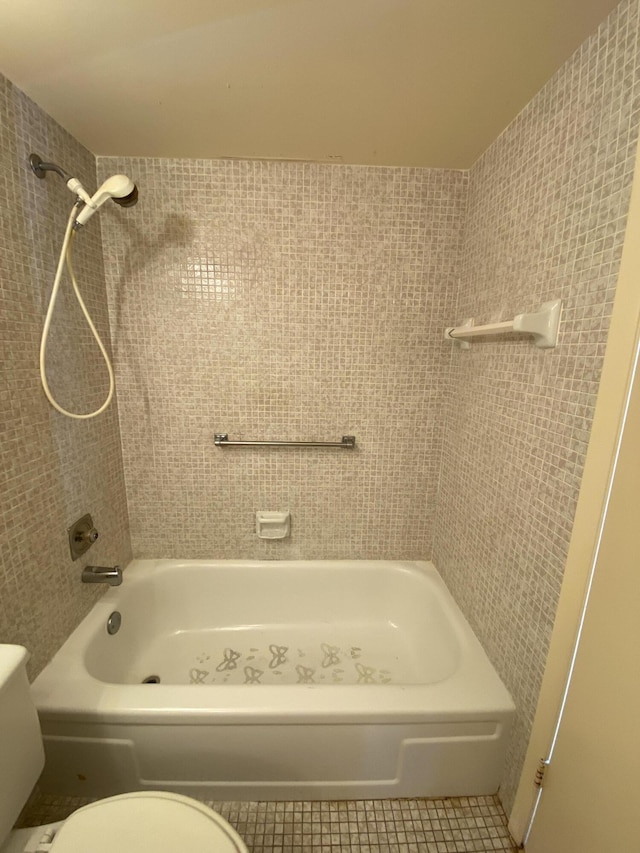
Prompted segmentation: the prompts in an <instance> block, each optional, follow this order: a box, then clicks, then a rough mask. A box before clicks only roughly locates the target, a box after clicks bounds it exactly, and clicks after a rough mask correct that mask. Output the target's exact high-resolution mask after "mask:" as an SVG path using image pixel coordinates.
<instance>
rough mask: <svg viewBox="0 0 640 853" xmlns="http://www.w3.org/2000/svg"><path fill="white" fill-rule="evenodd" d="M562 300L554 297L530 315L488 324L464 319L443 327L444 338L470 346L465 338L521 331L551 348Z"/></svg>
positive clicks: (556, 336) (553, 342)
mask: <svg viewBox="0 0 640 853" xmlns="http://www.w3.org/2000/svg"><path fill="white" fill-rule="evenodd" d="M561 312H562V300H561V299H553V300H552V301H551V302H545V303H543V304H542V305H541V306H540V308H538V310H537V311H532V312H531V313H529V314H516V316H515V317H514V318H513V320H505V321H504V322H502V323H487V324H486V325H483V326H475V325H474V323H473V318H470V319H467V320H465V321H464V322H463V323H462V325H460V326H449V328H447V329H445V330H444V336H445V338H446V339H447V340H454V341H456V343H457V344H458V346H459V347H460V348H461V349H469V347H470V346H471V343H470V342H469V341H468V340H467V339H468V338H480V337H486V336H488V335H504V334H513V333H516V334H522V335H533V337H534V343H535V345H536V346H537V347H540V348H541V349H550V348H551V347H555V346H556V344H557V343H558V328H559V326H560V314H561Z"/></svg>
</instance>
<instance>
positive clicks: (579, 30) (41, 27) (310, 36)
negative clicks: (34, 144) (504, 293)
mask: <svg viewBox="0 0 640 853" xmlns="http://www.w3.org/2000/svg"><path fill="white" fill-rule="evenodd" d="M617 2H618V0H182V2H180V0H0V71H2V72H3V73H4V74H5V75H6V76H7V77H9V79H11V80H12V81H13V82H14V83H16V85H18V86H19V87H20V88H21V89H23V90H24V91H25V92H26V93H27V94H28V95H30V96H31V97H32V98H33V99H34V100H35V101H36V102H37V103H38V104H39V105H40V106H41V107H43V109H45V110H46V111H47V112H48V113H49V114H50V115H52V116H53V117H54V118H55V119H57V121H59V122H60V124H62V125H63V126H64V127H65V128H67V129H68V130H69V131H70V132H71V133H72V134H73V135H74V136H75V137H77V138H78V139H79V140H80V141H81V142H82V143H84V144H85V145H86V146H87V147H88V148H89V149H90V150H91V151H93V152H94V153H95V154H101V155H130V156H149V157H267V158H285V159H304V160H335V161H337V162H345V163H374V164H387V165H415V166H438V167H447V168H468V167H469V166H470V165H472V163H473V162H474V161H475V160H476V158H477V157H478V156H479V155H480V154H481V153H482V152H483V151H484V150H485V148H486V147H487V146H488V145H489V144H490V143H491V141H492V140H493V139H495V137H496V136H497V135H498V134H499V133H500V132H501V131H502V130H503V129H504V128H505V127H506V125H507V124H508V123H509V122H510V121H511V119H512V118H513V117H514V116H515V115H516V114H517V113H518V112H519V111H520V110H521V109H522V107H523V106H524V105H525V104H526V103H527V102H528V101H529V100H530V98H531V97H532V96H533V95H534V94H535V93H536V92H537V91H538V90H539V89H540V88H541V86H542V85H543V84H544V83H545V82H546V81H547V80H548V79H549V77H551V75H552V74H553V72H554V71H555V70H556V69H557V68H558V67H559V66H560V65H562V63H563V62H564V61H565V60H566V59H567V58H568V57H569V56H570V55H571V54H572V53H573V51H574V50H575V49H576V48H577V47H578V46H579V45H580V43H581V42H582V41H584V39H585V38H586V37H587V36H588V35H589V34H590V33H592V32H593V31H594V30H595V29H596V27H597V26H598V24H599V23H600V21H602V20H603V19H604V18H605V17H606V15H607V14H608V13H609V11H610V10H611V9H613V8H614V7H615V6H616V4H617ZM43 154H46V152H43Z"/></svg>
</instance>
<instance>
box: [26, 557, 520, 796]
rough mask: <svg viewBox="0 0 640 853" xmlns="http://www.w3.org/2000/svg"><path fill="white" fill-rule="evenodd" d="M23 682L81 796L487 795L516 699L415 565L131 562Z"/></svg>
mask: <svg viewBox="0 0 640 853" xmlns="http://www.w3.org/2000/svg"><path fill="white" fill-rule="evenodd" d="M114 611H118V612H119V614H120V615H121V626H120V628H119V630H118V631H117V632H116V633H114V634H110V633H109V632H108V631H107V622H108V619H109V616H110V615H111V614H112V613H113V612H114ZM32 691H33V696H34V699H35V703H36V706H37V708H38V712H39V715H40V720H41V726H42V731H43V736H44V741H45V749H46V755H47V763H46V770H45V773H44V775H43V777H42V779H41V788H42V789H43V790H44V791H45V792H46V791H48V792H51V793H57V794H69V795H81V796H107V795H110V794H115V793H119V792H121V791H125V790H136V789H162V790H172V791H176V792H179V793H184V794H192V795H196V796H206V797H208V798H211V799H220V800H243V799H252V800H255V799H263V800H264V799H267V800H268V799H289V800H291V799H340V798H348V799H361V798H365V799H371V798H375V797H414V796H472V795H481V794H490V793H493V792H495V791H496V790H497V788H498V786H499V783H500V778H501V772H502V764H503V760H504V753H505V746H506V741H507V737H508V734H509V728H510V725H511V720H512V716H513V712H514V706H513V703H512V700H511V698H510V696H509V694H508V693H507V690H506V689H505V687H504V685H503V684H502V682H501V681H500V679H499V678H498V676H497V674H496V672H495V671H494V669H493V667H492V666H491V664H490V662H489V660H488V659H487V657H486V655H485V653H484V651H483V650H482V647H481V646H480V643H479V642H478V640H477V639H476V637H475V635H474V634H473V632H472V630H471V628H470V627H469V625H468V624H467V622H466V620H465V619H464V617H463V615H462V613H461V612H460V610H459V609H458V607H457V605H456V604H455V602H454V601H453V599H452V597H451V595H450V594H449V592H448V590H447V588H446V587H445V585H444V583H443V581H442V579H441V578H440V576H439V575H438V573H437V571H436V570H435V569H434V567H433V566H432V565H431V564H429V563H425V562H396V561H374V562H371V561H352V560H347V561H331V562H328V561H286V562H276V561H268V562H255V561H230V560H221V561H176V560H134V561H133V562H132V563H131V564H130V565H129V567H128V568H127V569H126V571H125V573H124V582H123V584H122V586H120V587H117V588H113V589H110V590H109V591H108V592H107V593H106V594H105V595H104V596H103V597H102V598H101V599H100V601H99V602H98V603H97V604H96V605H95V606H94V608H93V609H92V611H91V612H90V613H89V614H88V616H87V617H86V618H85V620H84V621H83V622H82V623H81V624H80V625H79V626H78V628H77V629H76V630H75V631H74V632H73V634H72V635H71V636H70V637H69V639H68V640H67V641H66V642H65V644H64V645H63V646H62V648H61V649H60V651H59V652H58V653H57V654H56V655H55V657H54V658H53V660H52V661H51V662H50V663H49V665H48V666H47V667H46V668H45V669H44V670H43V671H42V673H41V674H40V675H39V676H38V677H37V678H36V680H35V681H34V683H33V685H32Z"/></svg>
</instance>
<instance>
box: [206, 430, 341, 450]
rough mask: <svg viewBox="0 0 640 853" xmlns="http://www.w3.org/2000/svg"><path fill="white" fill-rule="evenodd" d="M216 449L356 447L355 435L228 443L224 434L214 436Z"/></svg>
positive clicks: (227, 437) (218, 433) (227, 438)
mask: <svg viewBox="0 0 640 853" xmlns="http://www.w3.org/2000/svg"><path fill="white" fill-rule="evenodd" d="M214 444H215V446H216V447H342V448H347V449H352V448H354V447H355V446H356V437H355V435H343V436H342V440H341V441H229V436H228V434H227V433H226V432H217V433H216V434H215V440H214Z"/></svg>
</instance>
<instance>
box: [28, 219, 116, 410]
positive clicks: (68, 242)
mask: <svg viewBox="0 0 640 853" xmlns="http://www.w3.org/2000/svg"><path fill="white" fill-rule="evenodd" d="M75 221H76V205H74V207H73V210H72V211H71V214H70V216H69V221H68V222H67V230H66V231H65V233H64V240H63V241H62V249H61V250H60V258H59V260H58V268H57V269H56V275H55V278H54V280H53V289H52V290H51V298H50V299H49V307H48V308H47V316H46V317H45V320H44V327H43V329H42V338H41V339H40V379H41V380H42V388H43V390H44V393H45V394H46V396H47V399H48V400H49V402H50V403H51V405H52V406H53V408H54V409H56V410H57V411H58V412H60V413H61V414H63V415H66V416H67V417H68V418H75V419H76V420H86V419H87V418H95V417H96V415H100V414H102V412H104V410H105V409H106V408H107V406H108V405H109V403H110V402H111V398H112V397H113V391H114V388H115V381H114V378H113V367H112V366H111V361H110V360H109V355H108V353H107V351H106V349H105V347H104V344H103V343H102V340H101V339H100V335H99V334H98V331H97V329H96V327H95V326H94V324H93V320H92V319H91V316H90V315H89V312H88V311H87V306H86V305H85V304H84V301H83V299H82V296H81V295H80V290H79V288H78V282H77V281H76V277H75V274H74V272H73V266H72V265H71V246H72V243H73V237H74V234H75V231H74V229H73V226H74V224H75ZM65 263H66V266H67V270H68V272H69V278H70V279H71V284H72V285H73V291H74V293H75V295H76V299H77V300H78V305H79V306H80V308H81V309H82V313H83V314H84V317H85V320H86V321H87V324H88V326H89V328H90V329H91V333H92V334H93V337H94V338H95V339H96V341H97V343H98V346H99V347H100V352H101V353H102V357H103V358H104V361H105V364H106V366H107V371H108V373H109V393H108V394H107V399H106V400H105V401H104V403H103V404H102V405H101V406H100V408H99V409H96V410H95V412H88V413H87V414H86V415H79V414H76V413H75V412H69V411H67V410H66V409H63V408H62V406H60V405H59V404H58V403H57V402H56V400H55V399H54V398H53V394H52V393H51V389H50V388H49V383H48V382H47V374H46V349H47V338H48V337H49V327H50V326H51V318H52V317H53V309H54V308H55V305H56V299H57V298H58V291H59V290H60V283H61V281H62V273H63V272H64V267H65Z"/></svg>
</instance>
